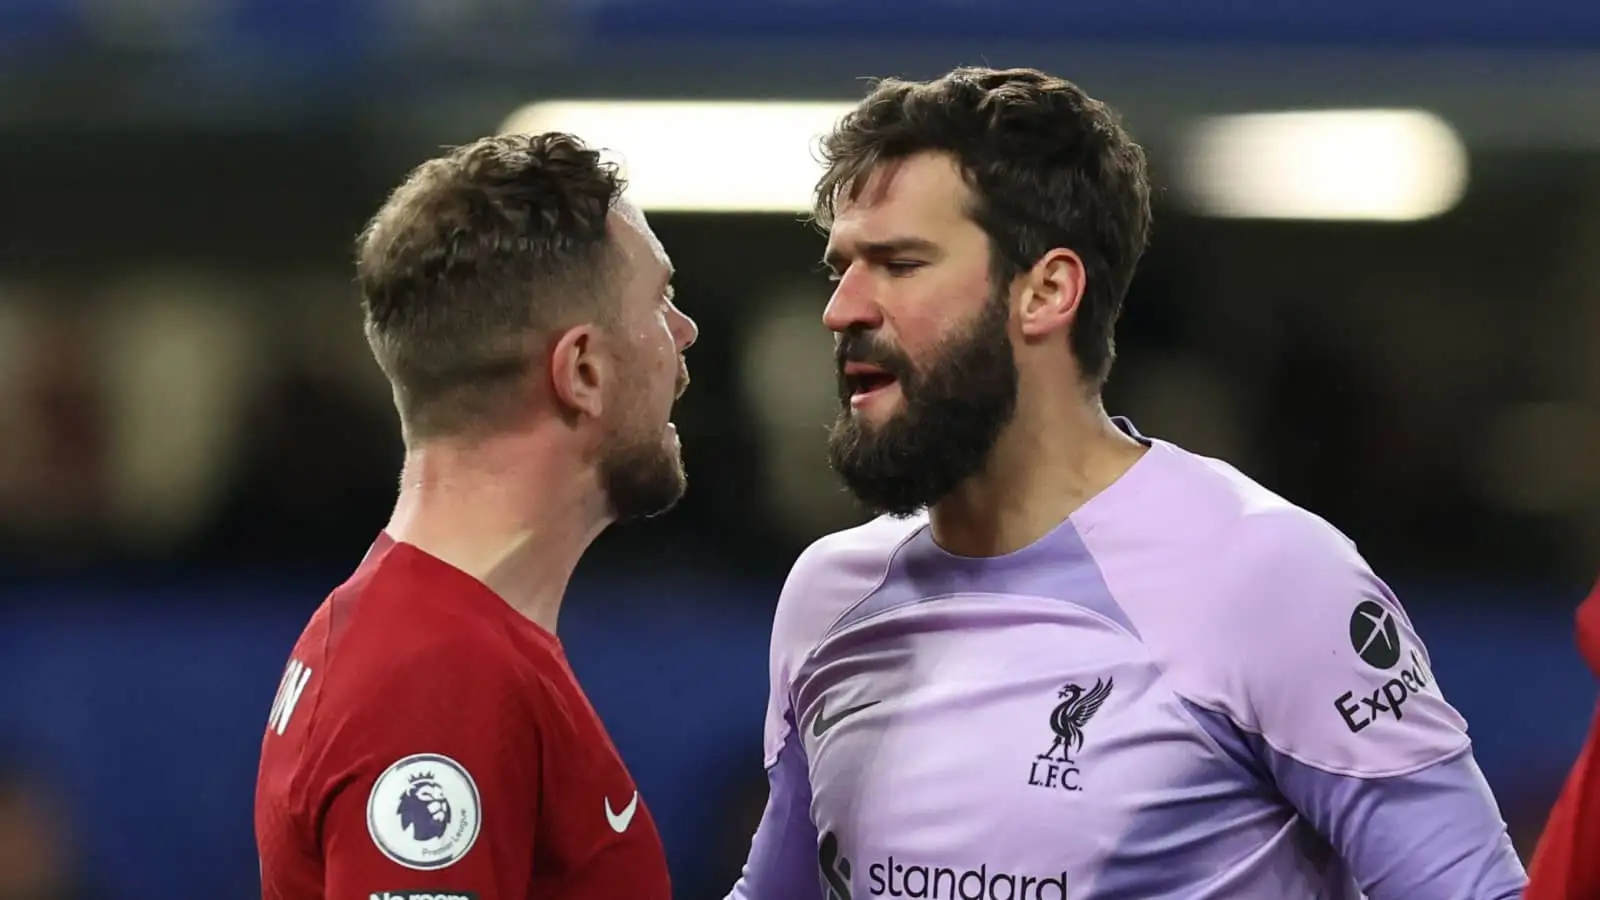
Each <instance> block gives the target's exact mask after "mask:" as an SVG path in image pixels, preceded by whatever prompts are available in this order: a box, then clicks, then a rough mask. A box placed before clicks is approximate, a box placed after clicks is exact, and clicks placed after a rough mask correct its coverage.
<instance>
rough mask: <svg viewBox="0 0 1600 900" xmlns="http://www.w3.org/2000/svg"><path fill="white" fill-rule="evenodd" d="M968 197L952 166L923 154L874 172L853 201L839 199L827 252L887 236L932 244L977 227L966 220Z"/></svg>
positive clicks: (937, 155) (941, 158)
mask: <svg viewBox="0 0 1600 900" xmlns="http://www.w3.org/2000/svg"><path fill="white" fill-rule="evenodd" d="M971 200H972V192H971V190H970V189H969V188H968V187H967V184H966V181H965V179H963V178H962V177H961V170H960V169H959V168H958V167H957V165H956V162H955V160H954V159H953V158H952V157H950V156H948V155H946V154H942V153H923V154H919V155H917V156H913V157H910V158H908V159H903V160H895V161H893V162H889V163H885V164H884V165H881V166H879V167H877V168H876V169H874V170H873V171H872V173H871V174H870V175H869V176H868V177H867V180H866V182H865V183H863V184H862V185H861V190H860V191H859V192H858V193H857V195H856V196H855V197H854V198H850V197H848V196H847V197H843V198H841V199H840V202H839V205H838V207H837V209H836V211H835V214H834V219H833V225H832V227H830V228H829V229H828V247H829V249H830V250H831V251H848V250H849V249H850V248H851V246H852V245H855V244H863V243H872V242H876V241H880V240H883V239H885V238H886V237H888V236H891V235H894V236H901V235H912V236H918V237H923V238H928V239H931V240H938V239H940V238H943V237H948V236H950V235H951V234H952V233H954V232H957V231H959V230H961V229H963V228H973V227H975V225H974V223H973V222H972V219H971V218H970V216H969V214H968V210H969V209H970V208H971V207H970V204H971Z"/></svg>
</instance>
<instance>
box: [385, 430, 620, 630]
mask: <svg viewBox="0 0 1600 900" xmlns="http://www.w3.org/2000/svg"><path fill="white" fill-rule="evenodd" d="M561 439H562V436H560V435H553V434H548V433H539V432H534V433H525V434H516V435H509V436H502V437H495V438H489V439H485V440H481V441H474V442H472V443H470V444H468V443H453V442H444V441H436V442H430V443H428V444H425V445H422V446H418V447H415V448H412V449H410V450H408V451H407V453H406V461H405V466H404V468H403V470H402V472H401V477H400V496H399V499H398V501H397V502H396V504H395V509H394V515H393V516H392V517H390V519H389V524H388V526H387V527H386V528H385V529H384V530H385V531H386V532H387V533H388V534H389V536H390V537H391V538H393V539H394V540H396V541H401V542H404V543H407V544H411V545H412V546H415V547H417V548H418V549H420V550H422V551H423V552H425V553H427V554H429V555H430V556H434V557H436V558H438V559H440V560H443V561H444V562H446V563H449V564H450V565H451V566H454V567H455V568H457V569H460V570H461V571H463V572H465V573H466V574H468V575H470V576H472V577H473V578H476V579H478V580H479V581H481V582H483V583H484V584H485V585H486V586H487V587H488V588H489V589H490V590H492V591H494V592H495V593H496V594H498V595H499V596H500V597H501V598H502V599H504V600H505V602H506V603H508V604H509V605H510V606H511V607H512V608H513V609H515V610H516V611H517V612H519V613H521V614H522V615H524V616H526V617H527V618H528V619H530V620H532V621H533V622H535V623H536V624H538V625H539V626H541V627H542V628H544V629H545V630H547V631H550V632H552V633H554V632H555V630H556V620H557V618H558V617H559V615H560V611H561V601H562V598H563V597H564V596H565V595H566V591H567V585H568V583H569V582H570V581H571V580H572V572H573V570H574V569H576V568H577V565H578V560H579V558H581V557H582V556H583V553H584V551H585V550H587V549H588V547H589V545H590V544H591V543H593V542H594V539H595V538H596V537H599V535H600V532H602V531H604V530H605V527H606V526H607V525H608V524H610V522H611V520H612V516H611V513H610V509H609V506H608V504H607V503H606V500H605V496H604V492H603V490H602V489H601V487H600V485H599V482H598V478H597V477H596V475H595V473H594V471H593V469H592V467H585V466H582V465H580V464H579V463H578V461H577V457H576V454H573V453H571V452H570V450H569V449H568V448H564V447H560V446H558V442H559V441H560V440H561Z"/></svg>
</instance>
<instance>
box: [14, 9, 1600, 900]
mask: <svg viewBox="0 0 1600 900" xmlns="http://www.w3.org/2000/svg"><path fill="white" fill-rule="evenodd" d="M1597 51H1600V6H1597V5H1595V4H1592V3H1588V2H1584V0H1413V2H1411V3H1408V4H1403V5H1391V4H1387V3H1380V2H1378V0H1342V2H1335V0H1240V2H1232V3H1220V4H1202V5H1198V6H1197V5H1194V4H1189V3H1185V2H1182V0H1142V2H1137V3H1133V2H1127V0H1120V2H1113V0H1079V2H1074V3H1051V2H1047V0H994V2H991V3H987V4H986V3H979V2H961V0H873V2H863V3H860V4H850V3H847V2H835V0H565V2H560V0H546V2H538V0H518V2H513V0H318V2H310V0H121V2H118V0H0V602H3V605H4V606H3V608H4V620H3V621H4V623H5V624H4V627H3V628H0V660H4V666H5V672H4V679H3V684H4V687H3V688H0V701H3V702H0V757H3V760H4V761H3V763H0V782H3V790H0V896H4V897H7V898H12V897H17V898H27V900H39V898H44V897H51V898H58V897H67V896H72V897H80V898H90V897H93V898H103V900H157V898H169V897H184V898H200V897H205V898H211V900H228V898H240V900H242V898H246V897H250V896H252V895H253V894H254V895H256V896H259V894H258V893H256V891H257V888H256V861H255V856H254V850H253V845H252V838H251V824H250V822H251V796H252V789H253V779H254V772H255V765H256V759H257V749H258V742H259V739H260V734H261V732H262V729H263V727H264V721H265V717H266V713H267V708H268V706H269V704H270V701H271V698H272V695H273V692H274V690H275V688H276V685H277V681H278V678H279V674H280V671H281V666H282V665H283V662H284V657H285V654H286V653H287V651H288V649H289V646H290V644H291V643H292V640H293V638H294V636H295V635H296V634H297V632H298V630H299V628H300V627H301V625H302V624H303V622H304V620H305V618H306V616H307V615H308V614H309V613H310V612H311V610H312V609H313V608H314V607H315V606H316V604H317V603H318V602H319V601H320V600H321V599H322V597H323V595H324V593H325V592H326V591H327V590H328V589H329V588H330V587H331V586H332V585H334V584H335V583H337V582H338V581H339V580H341V579H342V578H343V577H344V576H345V574H346V573H347V572H348V571H349V569H350V568H351V567H352V566H353V565H354V564H355V563H356V561H357V560H358V559H359V558H360V556H361V554H362V553H363V552H364V550H365V549H366V547H367V544H368V542H369V541H370V540H371V538H372V536H373V534H374V533H375V530H376V529H377V528H379V527H380V526H381V525H382V523H383V522H384V520H385V518H386V516H387V514H388V511H389V504H390V502H391V499H392V492H393V488H394V485H395V476H396V471H397V465H398V462H399V446H398V443H397V439H396V435H395V429H394V427H393V416H392V412H391V410H390V408H389V405H388V397H387V395H386V393H385V391H384V389H383V387H382V385H381V383H380V379H379V377H378V373H377V370H376V368H375V367H374V366H373V365H372V363H371V362H370V360H369V358H368V356H367V352H366V348H365V346H364V344H363V342H362V340H361V336H360V332H359V325H358V311H357V309H356V302H355V299H354V297H353V293H352V290H351V287H350V277H351V276H350V266H349V262H348V260H349V255H350V251H349V248H350V243H351V240H352V238H353V236H354V234H355V233H356V231H357V229H358V228H359V227H360V225H361V223H362V220H363V219H364V218H365V217H366V216H367V215H369V214H370V213H371V212H372V211H373V210H374V209H375V208H376V206H377V205H378V203H379V202H380V201H381V199H382V197H383V195H384V194H385V192H386V191H387V190H388V189H389V187H390V186H392V185H393V184H394V183H395V182H396V181H397V180H398V179H399V178H400V176H401V175H402V173H403V172H404V171H405V170H406V169H408V168H409V167H410V166H412V165H414V164H415V163H417V162H418V161H420V160H421V159H422V158H424V157H425V156H428V155H430V154H432V153H433V152H434V151H435V150H436V149H437V148H438V147H440V146H441V145H444V144H449V143H454V142H459V141H464V140H468V139H471V138H473V137H476V136H478V135H480V134H484V133H487V132H492V131H495V130H497V129H501V128H511V127H532V126H539V127H546V126H550V127H571V128H574V129H575V130H577V131H579V132H580V133H582V134H583V135H584V136H585V137H588V138H591V139H593V140H595V141H596V142H598V143H601V144H605V145H607V146H611V147H614V148H615V149H617V150H618V151H621V153H622V155H623V157H624V159H625V161H626V162H627V164H628V166H629V170H630V172H631V173H632V175H633V178H634V181H635V184H636V187H637V191H638V192H639V194H637V195H636V196H639V197H640V199H641V200H643V201H644V202H645V203H646V205H647V206H648V207H650V208H651V209H652V211H653V212H652V216H653V219H654V222H655V225H656V228H657V230H658V232H659V233H660V234H661V236H662V237H663V239H664V241H665V242H666V244H667V246H668V248H669V250H670V251H671V253H672V254H673V255H674V257H675V259H676V262H677V265H678V268H679V270H680V272H681V273H682V274H681V277H680V279H679V282H678V290H679V297H680V299H681V303H682V305H683V307H684V308H685V309H686V310H687V311H688V312H690V314H692V315H693V316H694V317H696V318H697V319H698V321H699V323H700V327H701V341H700V343H699V345H698V346H696V347H695V348H694V350H693V351H692V352H691V357H690V361H691V367H692V370H693V373H694V386H693V388H692V389H691V390H690V393H689V395H688V397H687V399H686V400H685V402H684V406H683V407H682V411H681V412H680V414H679V415H678V417H677V421H678V423H679V426H680V428H681V430H682V433H683V436H684V445H685V447H686V450H687V453H688V462H689V466H690V470H691V480H692V487H691V490H690V494H689V496H688V498H687V499H686V501H685V502H684V504H683V505H682V507H680V509H679V510H678V511H677V512H675V513H673V514H672V515H671V516H670V517H668V518H666V519H664V520H661V521H657V522H653V523H649V524H646V525H642V526H637V527H629V528H626V529H621V530H616V531H614V532H613V533H611V534H608V535H607V536H605V537H604V538H603V539H602V541H601V542H600V544H599V545H598V546H597V547H596V549H595V551H594V552H593V554H592V555H591V556H590V558H589V559H588V560H587V561H586V563H585V564H584V566H583V568H582V570H581V572H580V578H579V583H578V584H577V586H576V587H575V588H574V591H573V596H572V597H571V599H570V600H569V603H568V606H567V611H566V612H565V613H564V616H563V637H564V639H565V640H566V642H567V644H568V647H569V650H570V653H571V657H572V659H573V661H574V665H575V666H576V668H577V669H578V672H579V675H580V676H581V677H582V678H583V679H584V681H585V683H586V685H587V687H588V689H589V690H590V692H591V694H592V696H593V699H594V701H595V704H596V705H597V707H598V708H599V710H600V712H601V713H602V715H603V716H604V717H605V719H606V721H607V722H608V724H609V726H610V728H611V729H612V732H613V734H614V736H615V739H616V742H617V743H618V745H619V747H620V749H621V750H622V752H623V754H624V755H625V757H626V758H627V760H628V762H629V764H630V765H631V766H632V768H633V770H634V772H635V774H636V776H637V779H638V781H639V783H640V784H641V786H642V788H643V790H644V792H645V795H646V796H647V798H648V801H649V802H650V803H651V804H652V806H653V808H654V809H655V811H656V814H657V817H658V819H659V823H660V826H661V828H662V831H663V834H664V838H665V841H666V844H667V847H668V850H669V853H670V855H671V859H672V864H673V867H674V873H675V879H676V886H677V890H678V896H680V897H686V898H712V897H719V896H721V892H722V891H723V890H724V889H725V888H726V886H727V884H728V883H729V882H730V880H731V878H732V877H733V873H734V872H735V871H736V870H737V866H738V864H739V862H740V861H741V860H742V857H743V852H744V849H745V846H746V841H747V839H748V836H749V834H750V831H751V829H752V827H753V825H754V820H755V817H756V816H757V815H758V813H759V809H760V805H761V803H762V800H763V792H764V783H763V779H762V776H761V771H760V762H759V729H760V725H759V723H760V718H761V713H762V706H763V702H764V693H765V687H766V684H765V682H766V670H765V654H766V639H767V625H768V621H769V616H770V613H771V610H772V606H773V602H774V598H775V596H776V591H777V587H778V585H779V583H780V582H781V579H782V577H783V575H784V572H785V570H786V567H787V565H788V563H789V562H790V560H791V559H792V558H793V556H794V554H795V553H796V552H797V551H798V550H799V549H801V548H802V547H803V546H804V545H805V543H806V542H807V541H808V540H810V539H812V538H814V537H815V536H817V535H819V534H820V533H822V532H824V531H826V530H829V529H833V528H837V527H840V526H844V525H848V524H851V523H853V522H854V521H856V518H857V514H856V512H855V511H854V510H853V509H852V508H851V506H850V504H849V503H848V502H847V501H846V499H845V497H844V496H843V495H842V494H841V493H840V491H839V490H838V488H836V486H835V484H834V482H833V480H832V479H831V477H830V475H829V473H828V472H827V470H826V466H825V463H824V460H823V454H822V427H823V424H824V423H825V422H826V421H827V420H828V418H829V417H830V416H831V414H832V407H831V404H832V401H831V399H830V394H831V388H830V386H829V376H828V373H827V363H826V359H827V350H828V347H829V346H830V343H829V337H828V335H827V334H826V332H825V331H824V330H823V329H822V327H821V325H820V322H819V316H820V313H821V309H822V305H823V303H824V301H825V299H826V297H827V295H828V285H827V283H826V281H825V280H824V279H823V278H822V277H821V275H820V274H819V273H818V272H817V270H816V260H817V257H818V254H819V252H820V248H821V240H820V238H819V237H818V236H817V235H816V234H815V233H814V232H812V231H811V230H809V229H808V228H807V227H806V226H805V225H804V224H802V223H801V222H800V221H799V219H798V216H797V215H796V210H797V209H798V207H797V206H796V204H797V203H800V202H803V201H804V199H805V190H806V188H807V187H808V185H809V179H810V177H811V174H812V172H813V170H812V169H810V168H809V166H810V157H809V146H808V140H809V138H810V136H811V135H813V134H815V132H816V131H817V130H818V129H819V127H820V126H818V125H817V123H818V122H822V123H823V124H826V121H827V120H828V118H829V117H830V116H831V115H833V114H834V113H835V112H836V110H837V108H838V106H837V105H838V104H840V103H848V102H850V101H851V100H853V99H854V98H855V97H857V96H858V95H859V94H860V92H861V90H862V84H861V81H860V78H861V77H862V76H868V75H885V74H899V75H905V76H911V77H929V76H932V75H936V74H939V73H940V72H942V71H944V70H945V69H947V68H949V67H950V66H953V65H956V64H962V63H986V64H992V65H1031V66H1038V67H1042V68H1047V69H1050V70H1053V71H1055V72H1057V73H1059V74H1062V75H1065V76H1067V77H1069V78H1072V79H1073V80H1076V81H1078V82H1080V83H1081V84H1083V85H1084V86H1085V87H1086V88H1087V89H1088V90H1089V91H1090V92H1091V93H1093V94H1095V95H1097V96H1099V97H1102V98H1104V99H1106V100H1108V101H1110V102H1111V103H1113V104H1114V105H1116V106H1118V107H1119V108H1120V109H1122V110H1123V111H1124V113H1125V115H1126V118H1127V120H1128V122H1129V124H1130V126H1131V127H1132V128H1133V129H1134V131H1135V132H1136V134H1137V135H1138V136H1139V137H1140V138H1141V139H1142V140H1143V141H1144V142H1145V143H1146V145H1147V146H1148V147H1149V148H1150V150H1151V153H1152V157H1153V161H1154V166H1155V175H1156V178H1157V180H1158V182H1159V183H1160V185H1161V189H1162V193H1161V196H1160V204H1159V208H1158V212H1157V216H1158V218H1157V227H1156V231H1155V235H1154V245H1153V248H1152V250H1151V252H1150V255H1149V257H1148V259H1147V262H1146V264H1145V266H1144V269H1143V272H1142V274H1141V275H1140V277H1139V278H1138V280H1137V282H1136V283H1135V285H1134V288H1133V294H1132V297H1131V300H1130V303H1129V306H1128V308H1127V313H1126V316H1125V319H1124V323H1123V326H1122V330H1121V340H1120V351H1121V361H1120V363H1119V365H1118V367H1117V370H1116V372H1115V374H1114V376H1113V378H1112V381H1111V384H1110V387H1109V393H1108V405H1109V406H1110V407H1111V408H1112V410H1113V411H1114V412H1117V413H1123V414H1128V415H1130V416H1132V417H1133V418H1134V420H1135V421H1136V422H1137V423H1138V425H1139V426H1140V428H1141V429H1142V430H1144V431H1145V432H1147V433H1152V434H1155V435H1158V436H1161V437H1165V438H1168V439H1171V440H1174V441H1177V442H1180V443H1183V444H1185V445H1187V446H1189V447H1190V448H1192V449H1195V450H1199V451H1202V452H1207V453H1212V454H1217V455H1221V456H1224V457H1226V458H1228V459H1229V460H1231V461H1233V462H1235V463H1236V464H1237V465H1239V466H1240V467H1241V468H1243V469H1244V470H1245V471H1246V472H1247V473H1249V474H1251V475H1253V476H1255V477H1256V478H1258V479H1260V480H1262V481H1264V482H1265V483H1266V484H1267V485H1268V486H1270V487H1272V488H1274V489H1276V490H1278V491H1280V492H1281V493H1283V494H1285V495H1287V496H1288V497H1289V498H1291V499H1292V500H1295V501H1297V502H1300V503H1302V504H1305V505H1307V506H1309V507H1311V508H1312V509H1314V510H1316V511H1318V512H1319V513H1322V514H1323V515H1325V516H1327V517H1328V518H1330V519H1331V520H1332V521H1333V522H1334V523H1335V524H1337V525H1338V526H1340V527H1341V528H1342V529H1344V530H1345V531H1346V533H1348V534H1350V535H1351V536H1352V537H1353V538H1355V539H1356V540H1357V542H1358V543H1359V545H1360V546H1361V548H1362V549H1363V550H1364V552H1365V553H1366V554H1367V556H1368V557H1369V559H1370V560H1371V561H1372V562H1373V563H1374V565H1375V566H1376V567H1377V568H1378V570H1379V572H1380V573H1381V574H1382V575H1383V576H1384V577H1385V578H1386V579H1387V580H1388V581H1389V582H1390V583H1391V584H1392V585H1393V586H1394V587H1395V588H1396V589H1397V591H1398V592H1399V594H1400V596H1401V597H1402V598H1403V600H1404V601H1405V602H1406V603H1407V605H1408V608H1409V610H1410V612H1411V614H1412V616H1413V618H1414V619H1415V620H1416V621H1417V622H1418V624H1419V626H1420V628H1421V629H1422V633H1423V635H1424V637H1425V638H1426V639H1427V640H1428V642H1429V644H1430V648H1431V651H1432V654H1433V657H1434V661H1435V668H1436V670H1437V674H1438V676H1439V679H1440V682H1441V683H1442V685H1443V686H1444V688H1445V691H1446V693H1447V695H1448V696H1449V697H1450V698H1451V699H1452V700H1453V701H1454V702H1455V703H1456V704H1457V705H1458V706H1459V707H1460V708H1461V709H1462V710H1463V711H1464V712H1465V714H1466V715H1467V717H1468V719H1469V721H1470V722H1471V725H1472V733H1473V735H1474V736H1475V738H1476V742H1477V747H1478V753H1479V756H1480V759H1481V761H1482V765H1483V767H1484V768H1485V770H1486V771H1487V773H1488V775H1489V777H1490V778H1491V780H1492V781H1493V783H1494V786H1495V788H1496V790H1497V791H1498V794H1499V798H1500V800H1501V803H1502V805H1503V808H1504V810H1505V812H1506V815H1507V816H1508V818H1509V820H1510V821H1511V822H1512V825H1513V829H1514V831H1515V832H1516V834H1517V837H1518V839H1519V841H1520V842H1521V844H1522V846H1524V847H1525V848H1526V847H1528V846H1530V845H1531V840H1532V839H1533V837H1534V836H1535V835H1536V834H1537V830H1538V827H1539V825H1540V823H1541V822H1542V819H1543V816H1544V813H1545V810H1546V809H1547V806H1548V803H1549V801H1550V798H1551V797H1552V796H1553V793H1554V790H1555V787H1556V783H1557V780H1558V778H1559V777H1560V775H1561V773H1562V772H1563V771H1564V769H1565V767H1566V766H1567V764H1568V763H1569V762H1570V760H1571V758H1572V756H1573V755H1574V754H1575V752H1576V749H1577V746H1578V742H1579V740H1580V738H1581V735H1582V732H1583V728H1584V726H1585V724H1586V720H1587V717H1588V714H1589V712H1590V710H1591V708H1592V703H1593V701H1594V699H1595V685H1594V683H1593V681H1592V679H1591V678H1590V677H1589V675H1588V673H1587V671H1586V670H1585V668H1584V666H1583V664H1582V662H1581V660H1580V659H1579V657H1578V655H1577V653H1576V651H1575V649H1574V647H1573V644H1572V641H1571V637H1570V635H1571V628H1570V626H1571V621H1572V611H1573V608H1574V606H1575V604H1576V603H1577V601H1578V600H1579V599H1580V597H1581V596H1582V594H1583V592H1584V590H1585V588H1586V587H1587V586H1588V584H1589V582H1590V580H1591V578H1592V576H1594V574H1595V573H1596V571H1597V570H1600V268H1597V262H1596V260H1597V259H1600V253H1597V250H1600V115H1596V114H1595V110H1596V109H1597V108H1600V106H1597V104H1600V53H1597ZM582 101H610V102H611V104H612V105H605V104H602V105H592V104H587V103H585V102H582ZM644 101H657V102H662V101H674V102H676V103H677V104H680V105H675V106H671V107H665V108H663V107H657V106H644V107H640V106H617V105H614V104H615V103H617V102H628V103H637V102H644ZM734 101H746V102H749V101H756V102H758V103H759V104H760V105H759V106H755V107H750V106H734V107H724V106H717V105H715V104H716V103H718V102H734ZM552 103H554V104H556V105H551V104H552ZM807 103H809V104H812V105H805V104H807ZM708 104H711V105H708ZM1374 110H1380V111H1381V110H1387V111H1388V112H1380V113H1378V114H1373V112H1372V111H1374ZM1328 111H1337V113H1338V114H1336V115H1315V116H1306V115H1299V116H1282V115H1264V114H1280V113H1289V112H1301V113H1304V112H1322V113H1326V112H1328ZM1286 602H1292V598H1286ZM440 677H448V673H440ZM1330 699H1331V698H1330ZM401 712H402V714H403V711H401ZM68 882H70V883H71V886H72V890H73V891H74V893H71V894H68V893H65V892H63V893H51V891H52V890H53V888H51V887H50V886H51V885H56V886H57V887H64V886H66V885H67V884H68Z"/></svg>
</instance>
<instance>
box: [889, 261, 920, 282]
mask: <svg viewBox="0 0 1600 900" xmlns="http://www.w3.org/2000/svg"><path fill="white" fill-rule="evenodd" d="M924 265H926V263H922V262H918V261H916V260H910V259H891V260H889V261H888V262H886V263H884V264H883V267H884V268H885V269H887V270H888V272H889V274H890V275H893V276H894V277H896V278H904V277H905V276H907V275H910V274H911V273H912V272H915V271H916V270H918V269H920V268H922V267H923V266H924Z"/></svg>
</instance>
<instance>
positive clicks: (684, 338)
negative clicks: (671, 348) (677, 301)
mask: <svg viewBox="0 0 1600 900" xmlns="http://www.w3.org/2000/svg"><path fill="white" fill-rule="evenodd" d="M671 322H672V339H673V340H674V341H676V342H677V344H678V352H679V353H682V352H683V351H685V350H687V349H689V348H690V347H693V346H694V342H695V341H697V340H699V338H700V326H699V325H696V324H695V323H694V320H693V319H691V318H689V316H688V315H687V314H685V313H684V311H683V310H681V309H679V308H678V307H677V306H673V307H672V319H671Z"/></svg>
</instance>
